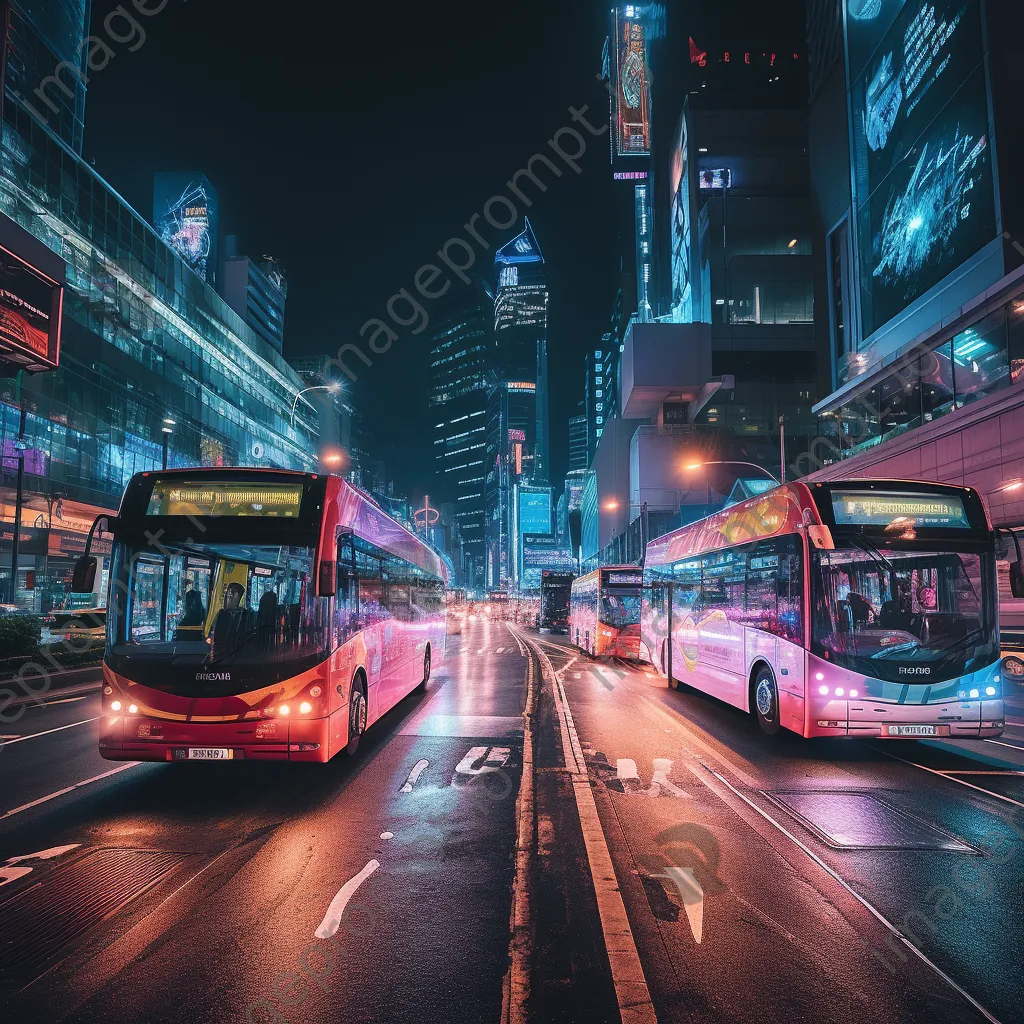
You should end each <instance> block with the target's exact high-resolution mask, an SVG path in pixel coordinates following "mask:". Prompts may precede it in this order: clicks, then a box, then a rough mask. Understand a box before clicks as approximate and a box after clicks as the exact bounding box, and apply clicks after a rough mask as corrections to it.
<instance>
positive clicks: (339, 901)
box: [313, 860, 380, 939]
mask: <svg viewBox="0 0 1024 1024" xmlns="http://www.w3.org/2000/svg"><path fill="white" fill-rule="evenodd" d="M379 867H380V861H376V860H371V861H370V863H369V864H367V865H366V867H365V868H363V870H362V871H360V872H359V874H358V875H356V876H355V877H354V878H350V879H349V880H348V881H347V882H346V883H345V884H344V885H343V886H342V887H341V888H340V889H339V890H338V893H337V895H336V896H335V897H334V899H333V900H331V905H330V906H329V907H328V908H327V913H326V914H324V919H323V920H322V921H321V922H320V926H319V927H318V928H317V930H316V931H315V932H313V934H314V935H315V936H316V937H317V938H318V939H330V938H333V937H334V935H335V934H336V933H337V931H338V929H339V928H340V927H341V915H342V914H344V913H345V908H346V907H347V906H348V901H349V900H350V899H352V897H353V896H354V895H355V893H356V890H357V889H358V888H359V886H361V885H362V884H363V882H365V881H366V880H367V879H368V878H369V877H370V875H372V874H373V873H374V871H376V870H377V868H379Z"/></svg>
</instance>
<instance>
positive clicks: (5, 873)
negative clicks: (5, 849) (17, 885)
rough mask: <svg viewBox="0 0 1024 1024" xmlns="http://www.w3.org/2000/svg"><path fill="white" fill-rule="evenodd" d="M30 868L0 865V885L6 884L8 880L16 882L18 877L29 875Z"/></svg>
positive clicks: (30, 872)
mask: <svg viewBox="0 0 1024 1024" xmlns="http://www.w3.org/2000/svg"><path fill="white" fill-rule="evenodd" d="M31 874H32V869H31V868H16V867H7V866H4V867H0V885H7V883H8V882H16V881H17V880H18V879H19V878H24V877H25V876H26V875H31Z"/></svg>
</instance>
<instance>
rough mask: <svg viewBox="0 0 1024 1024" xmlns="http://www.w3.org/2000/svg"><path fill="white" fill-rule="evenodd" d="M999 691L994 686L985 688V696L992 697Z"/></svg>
mask: <svg viewBox="0 0 1024 1024" xmlns="http://www.w3.org/2000/svg"><path fill="white" fill-rule="evenodd" d="M998 692H999V691H998V690H997V689H996V688H995V687H994V686H986V687H985V696H986V697H994V696H995V695H996V694H997V693H998Z"/></svg>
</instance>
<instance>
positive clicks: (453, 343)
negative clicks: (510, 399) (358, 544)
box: [428, 281, 494, 579]
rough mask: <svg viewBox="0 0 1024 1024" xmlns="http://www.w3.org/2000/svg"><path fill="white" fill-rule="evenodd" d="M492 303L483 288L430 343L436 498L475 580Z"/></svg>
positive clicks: (480, 551) (479, 573) (480, 550)
mask: <svg viewBox="0 0 1024 1024" xmlns="http://www.w3.org/2000/svg"><path fill="white" fill-rule="evenodd" d="M493 324H494V303H493V300H492V298H491V296H490V294H489V293H488V292H487V290H486V288H485V287H484V285H483V284H482V282H479V281H477V282H476V283H475V284H474V294H473V295H472V296H471V297H469V298H468V299H467V300H466V301H465V302H464V304H463V307H462V308H456V309H449V311H448V312H447V314H446V315H444V316H443V317H442V318H441V320H440V323H439V324H438V326H437V327H436V328H435V330H434V333H433V335H432V338H431V351H430V393H429V398H428V403H429V406H430V413H431V415H432V416H433V417H434V425H433V433H434V437H433V447H434V467H435V470H436V474H437V481H438V486H439V490H438V492H437V495H436V498H437V499H438V500H440V501H443V502H445V503H447V504H448V505H450V506H451V509H452V512H451V518H452V521H453V524H454V525H455V526H456V527H457V528H458V533H459V535H460V536H461V538H462V551H463V557H464V559H465V560H466V561H467V562H471V563H472V566H473V572H472V575H473V578H474V579H482V578H483V561H484V477H485V475H486V470H485V461H486V449H487V395H488V388H489V385H490V383H491V379H492V375H493V363H494V340H493V339H494V327H493Z"/></svg>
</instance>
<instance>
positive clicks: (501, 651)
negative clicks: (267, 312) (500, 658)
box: [494, 647, 505, 654]
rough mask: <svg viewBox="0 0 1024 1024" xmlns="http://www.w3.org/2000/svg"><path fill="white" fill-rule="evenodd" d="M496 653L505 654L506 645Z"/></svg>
mask: <svg viewBox="0 0 1024 1024" xmlns="http://www.w3.org/2000/svg"><path fill="white" fill-rule="evenodd" d="M494 653H495V654H504V653H505V648H504V647H499V648H498V649H497V650H496V651H495V652H494Z"/></svg>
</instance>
